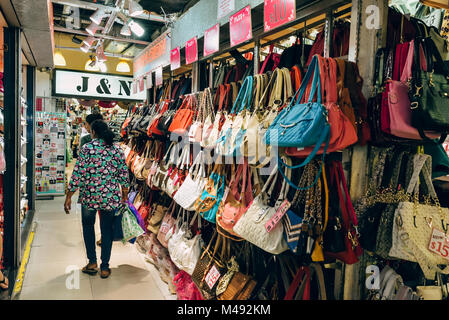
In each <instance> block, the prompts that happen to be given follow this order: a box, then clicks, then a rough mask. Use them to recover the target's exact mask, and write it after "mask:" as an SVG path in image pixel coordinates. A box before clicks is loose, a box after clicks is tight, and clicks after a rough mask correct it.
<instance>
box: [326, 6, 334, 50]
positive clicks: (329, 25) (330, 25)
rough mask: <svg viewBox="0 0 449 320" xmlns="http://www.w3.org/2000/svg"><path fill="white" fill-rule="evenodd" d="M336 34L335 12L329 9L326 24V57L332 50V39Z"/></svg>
mask: <svg viewBox="0 0 449 320" xmlns="http://www.w3.org/2000/svg"><path fill="white" fill-rule="evenodd" d="M333 34H334V13H333V12H332V11H329V12H328V13H327V14H326V22H325V24H324V57H325V58H329V57H330V56H331V54H330V53H331V52H332V40H333Z"/></svg>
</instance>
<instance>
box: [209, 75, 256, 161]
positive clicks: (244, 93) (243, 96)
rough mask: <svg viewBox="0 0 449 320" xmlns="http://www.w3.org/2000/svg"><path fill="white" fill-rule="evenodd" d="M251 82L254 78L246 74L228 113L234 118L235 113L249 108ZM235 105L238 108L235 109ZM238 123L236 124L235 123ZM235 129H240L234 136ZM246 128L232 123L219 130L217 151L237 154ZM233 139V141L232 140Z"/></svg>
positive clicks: (232, 154) (225, 153)
mask: <svg viewBox="0 0 449 320" xmlns="http://www.w3.org/2000/svg"><path fill="white" fill-rule="evenodd" d="M253 83H254V78H253V77H252V76H248V77H246V78H245V81H243V84H242V87H241V88H240V90H239V93H238V95H237V98H236V100H235V102H234V105H233V106H232V109H231V112H230V115H233V117H234V119H235V117H236V116H237V115H239V114H240V113H242V112H243V111H244V110H245V109H248V108H250V106H251V99H252V95H253ZM237 106H239V107H238V109H237ZM236 125H238V124H236ZM235 129H240V130H239V132H238V133H237V134H236V135H235V138H234V139H233V137H232V131H233V130H235ZM245 132H246V129H242V128H235V125H234V123H233V124H232V125H231V127H230V128H228V129H227V130H226V132H221V133H220V137H219V138H218V140H217V147H216V151H217V153H219V154H221V155H224V156H237V154H236V151H238V150H240V146H241V144H242V142H243V137H244V135H245ZM232 140H234V141H232Z"/></svg>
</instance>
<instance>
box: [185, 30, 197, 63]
mask: <svg viewBox="0 0 449 320" xmlns="http://www.w3.org/2000/svg"><path fill="white" fill-rule="evenodd" d="M197 60H198V42H197V39H196V37H193V38H192V39H190V40H189V41H187V42H186V64H191V63H193V62H195V61H197Z"/></svg>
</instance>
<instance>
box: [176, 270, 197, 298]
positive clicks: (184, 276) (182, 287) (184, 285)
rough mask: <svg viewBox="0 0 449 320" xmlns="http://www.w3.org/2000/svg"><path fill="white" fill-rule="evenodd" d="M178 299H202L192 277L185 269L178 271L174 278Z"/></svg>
mask: <svg viewBox="0 0 449 320" xmlns="http://www.w3.org/2000/svg"><path fill="white" fill-rule="evenodd" d="M173 284H174V285H175V287H176V295H177V296H178V300H204V299H203V296H202V295H201V293H200V291H199V290H198V288H197V287H196V285H195V283H194V282H193V280H192V278H191V277H190V276H189V274H188V273H187V272H185V271H182V270H181V271H180V272H179V273H178V274H177V275H176V276H175V277H174V278H173Z"/></svg>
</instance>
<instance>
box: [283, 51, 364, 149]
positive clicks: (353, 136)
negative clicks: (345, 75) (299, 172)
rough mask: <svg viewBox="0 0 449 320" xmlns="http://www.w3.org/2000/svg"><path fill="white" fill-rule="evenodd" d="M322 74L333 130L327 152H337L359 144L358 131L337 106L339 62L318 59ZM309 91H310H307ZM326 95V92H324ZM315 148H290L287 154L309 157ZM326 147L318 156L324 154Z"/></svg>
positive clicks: (326, 103)
mask: <svg viewBox="0 0 449 320" xmlns="http://www.w3.org/2000/svg"><path fill="white" fill-rule="evenodd" d="M318 61H319V65H320V74H321V82H322V83H321V85H322V88H326V96H325V97H323V98H322V100H323V101H326V102H325V103H324V105H325V106H326V109H327V110H328V119H329V124H330V129H331V136H330V140H329V147H328V150H327V152H335V151H338V150H342V149H345V148H347V147H348V146H350V145H352V144H354V143H356V142H357V140H358V137H357V131H356V129H355V127H354V125H353V124H352V123H351V121H350V120H349V118H348V117H347V116H346V115H345V114H344V113H343V112H342V110H341V109H340V107H339V106H338V105H337V103H336V102H337V62H336V61H335V59H332V58H329V59H325V58H322V57H318ZM306 91H308V90H306ZM323 95H324V92H323ZM313 148H314V147H307V148H304V149H299V150H298V148H295V147H288V148H286V150H285V153H286V154H287V155H289V156H293V157H307V156H308V155H309V154H310V153H311V152H312V150H313ZM323 150H324V145H323V146H322V147H321V148H320V150H319V151H318V152H317V154H322V153H323Z"/></svg>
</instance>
